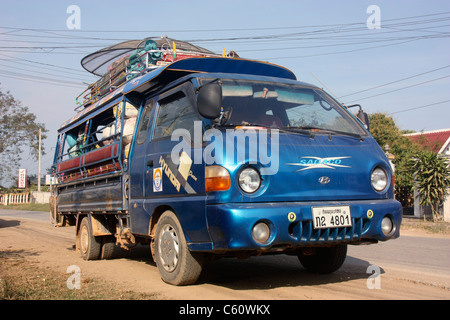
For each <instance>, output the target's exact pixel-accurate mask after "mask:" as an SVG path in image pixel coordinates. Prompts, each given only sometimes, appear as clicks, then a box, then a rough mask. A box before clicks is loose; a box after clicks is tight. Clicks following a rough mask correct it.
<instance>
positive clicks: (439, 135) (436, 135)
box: [405, 129, 450, 153]
mask: <svg viewBox="0 0 450 320" xmlns="http://www.w3.org/2000/svg"><path fill="white" fill-rule="evenodd" d="M405 136H406V137H409V138H410V139H411V140H412V141H413V142H417V143H419V144H420V145H422V147H423V148H424V149H427V150H431V151H433V152H436V153H438V152H439V151H440V150H441V149H442V147H443V146H444V144H448V143H449V142H450V129H444V130H435V131H427V132H418V133H410V134H405Z"/></svg>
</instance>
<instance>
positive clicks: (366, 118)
mask: <svg viewBox="0 0 450 320" xmlns="http://www.w3.org/2000/svg"><path fill="white" fill-rule="evenodd" d="M356 117H357V118H358V119H359V121H361V122H362V124H363V125H365V126H366V129H367V130H369V129H370V127H369V115H368V114H367V113H365V112H364V111H362V110H359V111H358V113H357V114H356Z"/></svg>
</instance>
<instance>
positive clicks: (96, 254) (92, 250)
mask: <svg viewBox="0 0 450 320" xmlns="http://www.w3.org/2000/svg"><path fill="white" fill-rule="evenodd" d="M77 244H78V249H80V252H81V256H82V257H83V259H84V260H98V259H99V258H100V255H101V251H102V239H101V237H94V233H93V231H92V226H91V222H90V220H89V218H88V217H84V218H83V220H81V224H80V230H79V232H78V241H77Z"/></svg>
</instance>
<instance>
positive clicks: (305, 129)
mask: <svg viewBox="0 0 450 320" xmlns="http://www.w3.org/2000/svg"><path fill="white" fill-rule="evenodd" d="M283 129H285V130H292V131H294V132H300V131H301V132H308V133H310V134H311V135H312V136H314V135H315V134H316V133H318V132H320V133H322V134H329V135H330V136H334V135H336V136H349V137H353V138H357V139H360V140H363V141H364V139H365V138H364V137H363V135H361V134H358V133H353V132H345V131H339V130H333V129H324V128H319V127H314V126H302V127H283Z"/></svg>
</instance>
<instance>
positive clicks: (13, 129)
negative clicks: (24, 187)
mask: <svg viewBox="0 0 450 320" xmlns="http://www.w3.org/2000/svg"><path fill="white" fill-rule="evenodd" d="M39 129H41V132H42V140H44V139H45V138H46V135H45V133H46V132H47V130H46V129H45V125H44V124H42V123H38V122H36V115H35V114H33V113H32V112H30V111H29V109H28V107H24V106H22V104H21V102H20V101H18V100H16V99H15V98H14V97H13V96H12V95H11V94H10V93H9V91H7V92H6V93H4V92H2V90H1V87H0V162H1V164H2V165H1V166H0V181H1V180H5V179H11V178H12V177H14V176H16V175H17V169H18V167H19V164H20V161H21V160H22V155H23V154H24V152H25V150H27V151H30V153H31V156H32V157H33V158H34V159H36V160H37V159H38V153H39V152H38V150H39Z"/></svg>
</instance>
